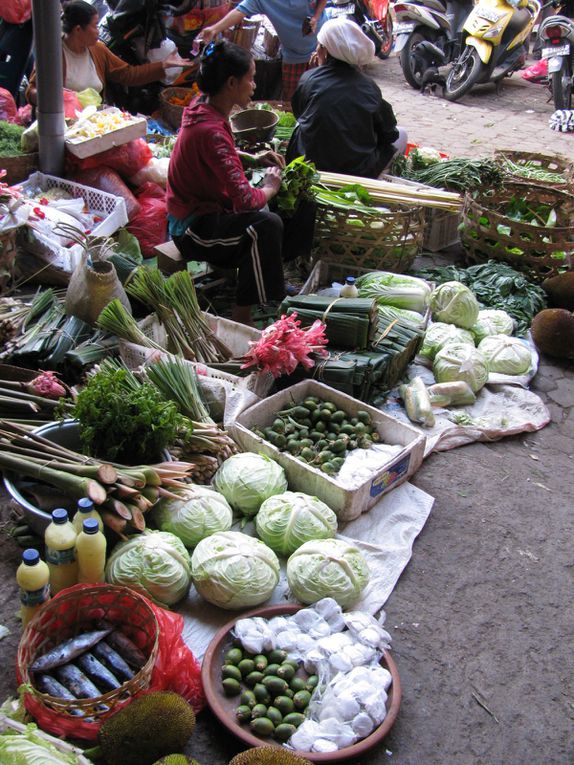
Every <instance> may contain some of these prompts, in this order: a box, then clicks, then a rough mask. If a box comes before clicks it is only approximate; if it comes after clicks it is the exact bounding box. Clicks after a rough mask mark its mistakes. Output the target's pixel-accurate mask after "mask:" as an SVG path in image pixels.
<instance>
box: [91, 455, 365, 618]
mask: <svg viewBox="0 0 574 765" xmlns="http://www.w3.org/2000/svg"><path fill="white" fill-rule="evenodd" d="M234 511H235V512H236V514H237V517H236V519H242V520H243V523H245V522H247V520H252V521H254V530H255V533H256V534H257V537H258V538H257V537H254V536H250V535H249V534H244V533H242V532H241V531H234V530H231V529H232V525H233V522H234ZM153 518H154V521H155V523H156V525H157V526H158V528H159V530H158V531H151V530H149V529H148V530H146V532H144V533H143V534H139V535H137V536H134V537H132V538H130V539H129V540H127V541H125V542H121V543H120V544H118V545H117V546H116V548H115V549H114V550H113V552H112V555H111V556H110V558H109V560H108V563H107V566H106V580H107V581H108V582H110V583H112V584H121V585H124V586H127V587H131V588H132V589H135V590H137V591H138V592H141V593H142V594H144V595H146V596H147V597H149V598H151V599H152V600H153V601H155V602H156V603H159V604H160V605H164V606H171V605H174V604H175V603H177V602H178V601H179V600H181V599H182V598H184V597H186V596H187V594H188V592H189V588H190V586H191V584H192V583H193V585H194V586H195V588H196V589H197V591H198V592H199V593H200V595H201V596H202V597H203V598H205V600H207V601H208V602H210V603H212V604H214V605H217V606H219V607H221V608H226V609H240V608H246V607H250V606H256V605H259V604H261V603H263V602H265V601H266V600H268V599H269V597H270V596H271V595H272V593H273V591H274V589H275V587H276V586H277V584H278V582H279V572H280V563H279V557H278V556H280V557H283V558H286V559H288V560H287V581H288V584H289V586H290V588H291V591H292V592H293V594H294V595H295V597H297V598H298V599H299V600H301V601H302V602H303V603H313V602H315V601H316V600H318V599H320V598H322V597H324V596H325V595H327V594H329V595H332V596H333V597H335V598H336V599H337V600H338V602H340V603H341V604H350V603H352V602H353V601H355V600H356V599H357V598H358V597H359V595H360V593H361V592H362V590H363V588H364V587H365V585H366V583H367V581H368V578H369V570H368V566H367V564H366V562H365V560H364V559H363V557H362V555H361V553H360V551H359V550H358V549H357V548H355V547H354V546H353V545H350V544H348V543H346V542H342V541H340V540H335V539H333V537H334V536H335V534H336V532H337V516H336V515H335V513H334V512H333V510H331V508H330V507H328V506H327V505H326V504H325V503H324V502H321V500H319V499H318V498H317V497H313V496H310V495H308V494H305V493H303V492H292V491H288V490H287V479H286V477H285V471H284V470H283V468H282V467H281V466H280V465H278V464H277V463H276V462H275V461H274V460H272V459H270V458H269V457H266V456H263V455H259V454H254V453H252V452H244V453H240V454H236V455H233V456H232V457H230V458H228V459H227V460H225V461H224V462H223V463H222V465H221V466H220V468H219V470H218V471H217V472H216V474H215V476H214V479H213V486H212V487H208V486H197V485H192V484H190V485H189V486H187V487H186V489H185V490H183V491H180V492H178V493H177V494H173V495H171V496H168V497H164V498H162V500H161V501H160V502H159V503H158V505H157V507H156V508H155V509H154V513H153ZM190 550H191V553H190Z"/></svg>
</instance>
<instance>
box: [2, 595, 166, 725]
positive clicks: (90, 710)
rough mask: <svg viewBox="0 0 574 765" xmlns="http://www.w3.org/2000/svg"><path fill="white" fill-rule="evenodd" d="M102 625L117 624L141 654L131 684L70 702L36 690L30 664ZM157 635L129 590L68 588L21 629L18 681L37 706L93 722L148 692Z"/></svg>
mask: <svg viewBox="0 0 574 765" xmlns="http://www.w3.org/2000/svg"><path fill="white" fill-rule="evenodd" d="M102 622H108V623H110V624H113V625H115V626H117V627H118V628H119V629H120V630H121V631H122V632H123V633H124V634H125V635H127V637H129V638H130V639H131V640H132V641H133V642H134V643H135V644H136V645H137V646H138V647H139V648H140V650H141V651H142V652H143V653H144V655H145V656H147V661H146V663H145V664H144V666H143V667H142V668H141V669H140V670H139V671H138V672H137V673H136V674H134V676H133V677H132V678H131V680H128V681H127V682H125V683H123V684H122V685H121V686H120V687H119V688H116V689H115V690H113V691H109V692H107V693H103V694H102V695H101V696H98V697H96V698H89V699H74V700H71V701H68V700H66V699H62V698H55V697H52V696H49V695H47V694H45V693H41V692H40V691H39V690H37V689H36V688H35V687H34V676H33V675H34V673H31V672H30V671H29V667H30V665H31V664H32V663H33V662H34V660H35V659H36V658H37V657H39V656H42V655H43V654H45V653H47V652H48V651H49V650H50V649H51V648H53V647H54V646H56V645H58V644H60V643H62V642H63V641H65V640H69V639H70V638H73V637H75V636H76V635H80V634H82V633H84V632H88V631H90V630H94V629H98V627H99V626H100V625H101V623H102ZM158 637H159V625H158V622H157V619H156V617H155V614H154V612H153V610H152V608H151V607H150V605H149V604H148V603H147V601H146V600H145V598H143V597H142V596H141V595H138V593H136V592H134V591H133V590H130V589H128V588H127V587H118V586H115V585H109V584H102V585H88V586H86V587H75V588H70V589H69V590H64V591H63V592H62V593H61V594H60V595H58V597H56V598H54V599H53V600H49V601H48V602H47V603H46V604H45V605H44V606H42V608H41V609H40V610H39V611H38V612H37V613H36V614H35V616H34V617H33V618H32V619H31V621H30V622H29V623H28V625H27V626H26V629H25V630H24V632H23V634H22V637H21V638H20V644H19V646H18V655H17V668H18V675H19V679H20V682H23V683H26V685H29V686H30V688H31V692H32V693H33V695H34V696H35V697H36V699H38V700H39V701H40V702H41V704H43V705H44V706H45V707H48V708H49V709H51V710H53V711H54V712H57V713H58V714H60V715H65V716H73V717H74V719H76V720H80V719H81V718H90V719H91V720H92V721H98V720H100V719H101V718H103V717H106V716H108V715H109V714H111V713H113V711H114V710H115V709H116V707H118V706H119V705H123V704H125V703H126V702H127V701H129V700H130V699H131V698H132V697H133V696H135V695H136V694H137V693H139V692H140V691H142V690H145V689H147V688H149V684H150V680H151V675H152V672H153V668H154V665H155V660H156V657H157V651H158Z"/></svg>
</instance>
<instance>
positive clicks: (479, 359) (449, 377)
mask: <svg viewBox="0 0 574 765" xmlns="http://www.w3.org/2000/svg"><path fill="white" fill-rule="evenodd" d="M432 369H433V373H434V376H435V378H436V381H437V382H439V383H443V382H453V381H454V380H462V381H463V382H466V383H468V384H469V385H470V387H471V388H472V391H473V393H476V392H477V391H479V390H480V389H481V388H482V387H483V386H484V385H485V384H486V381H487V380H488V366H487V363H486V359H485V358H484V356H483V355H482V353H481V352H480V351H479V350H478V349H477V348H475V347H474V346H473V345H469V344H468V343H447V344H446V345H445V346H444V348H443V349H442V350H441V351H439V352H438V353H437V355H436V356H435V359H434V363H433V368H432Z"/></svg>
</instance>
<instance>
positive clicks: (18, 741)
mask: <svg viewBox="0 0 574 765" xmlns="http://www.w3.org/2000/svg"><path fill="white" fill-rule="evenodd" d="M0 763H2V765H78V758H77V757H76V755H75V754H63V753H62V752H59V751H58V750H57V749H56V747H55V746H53V745H52V744H50V743H49V742H48V741H46V740H45V739H43V738H42V737H41V736H40V735H38V729H37V727H36V726H35V725H33V724H29V725H27V726H26V730H25V731H24V732H23V733H15V732H12V731H10V732H8V733H3V734H2V735H0Z"/></svg>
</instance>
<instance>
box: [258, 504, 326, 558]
mask: <svg viewBox="0 0 574 765" xmlns="http://www.w3.org/2000/svg"><path fill="white" fill-rule="evenodd" d="M255 528H256V530H257V534H258V536H259V538H260V539H262V540H263V541H264V542H265V544H266V545H268V546H269V547H270V548H271V549H272V550H274V551H275V552H276V553H277V555H285V556H286V555H291V553H293V552H295V550H296V549H297V548H298V547H301V545H302V544H303V543H304V542H308V541H309V540H311V539H329V538H330V537H334V536H335V533H336V531H337V516H336V515H335V513H334V512H333V511H332V510H331V508H330V507H328V505H326V504H325V503H324V502H321V500H320V499H317V497H312V496H310V495H309V494H304V493H303V492H301V491H286V492H285V493H284V494H276V495H275V496H274V497H269V499H266V500H265V502H264V503H263V504H262V505H261V507H260V508H259V512H258V513H257V515H256V516H255Z"/></svg>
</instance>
